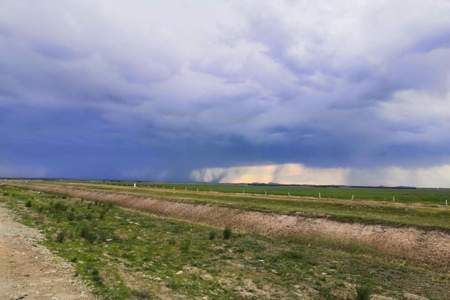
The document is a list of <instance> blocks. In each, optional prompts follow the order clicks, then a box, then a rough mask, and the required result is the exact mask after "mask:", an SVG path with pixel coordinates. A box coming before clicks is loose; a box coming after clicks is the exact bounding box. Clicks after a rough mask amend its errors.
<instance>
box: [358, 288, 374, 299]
mask: <svg viewBox="0 0 450 300" xmlns="http://www.w3.org/2000/svg"><path fill="white" fill-rule="evenodd" d="M371 293H372V291H371V289H370V288H369V287H367V286H360V287H358V288H357V289H356V300H369V299H370V294H371Z"/></svg>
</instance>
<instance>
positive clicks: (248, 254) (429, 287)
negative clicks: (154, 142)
mask: <svg viewBox="0 0 450 300" xmlns="http://www.w3.org/2000/svg"><path fill="white" fill-rule="evenodd" d="M0 194H3V196H0V201H1V202H3V203H4V204H5V205H6V206H7V207H9V208H10V209H12V210H13V211H15V212H16V213H17V215H18V216H19V217H20V219H21V221H22V222H23V223H25V224H27V225H30V226H35V227H37V228H39V229H40V230H42V231H43V232H44V234H45V236H46V240H45V242H44V244H45V245H46V246H47V247H48V248H49V249H51V250H52V251H54V252H55V253H57V255H60V256H62V257H64V258H65V259H66V260H68V261H70V262H72V263H73V264H74V266H75V268H76V271H77V274H78V275H79V276H81V277H82V278H83V279H84V280H85V281H86V282H88V283H89V285H90V286H91V287H92V289H93V290H94V292H95V293H96V294H98V295H100V296H102V297H104V298H106V299H146V298H148V299H153V298H157V297H159V296H164V295H165V296H168V297H175V298H176V297H181V296H183V297H186V298H188V299H192V298H200V297H204V296H207V297H208V298H210V299H242V298H245V297H247V298H252V297H253V298H255V299H256V298H263V297H271V298H278V299H298V298H301V296H300V295H302V293H303V294H308V295H311V296H313V297H314V298H317V299H345V297H344V295H349V294H352V295H354V297H356V296H358V297H364V290H363V289H364V287H373V290H370V292H372V293H378V294H386V295H393V296H398V295H401V294H402V293H403V292H405V291H408V292H411V293H415V294H420V295H424V296H427V297H431V298H434V299H446V298H448V296H449V295H448V289H447V288H448V286H449V284H450V278H449V276H448V274H446V273H445V272H441V271H440V270H433V268H432V267H427V266H426V265H414V264H413V263H412V262H408V261H403V260H398V259H395V258H391V257H388V256H385V255H377V253H372V252H370V251H369V252H366V253H365V252H364V251H362V250H361V249H359V248H358V246H355V250H354V251H351V250H349V249H347V248H346V249H347V250H345V251H344V250H343V248H340V247H338V246H333V245H331V244H329V243H328V242H327V241H322V240H320V239H317V240H314V239H305V240H300V239H297V240H289V239H272V238H268V237H262V236H258V235H252V234H239V233H235V232H231V230H230V231H229V236H228V233H227V236H228V238H226V237H225V235H226V234H225V232H226V231H227V230H226V229H220V228H211V227H208V226H200V225H195V224H188V223H184V222H179V221H175V220H169V219H162V218H156V217H153V216H150V215H148V214H145V213H139V212H133V211H130V210H125V209H121V208H119V207H115V206H111V205H105V204H102V203H95V202H89V201H79V200H75V199H71V198H68V197H61V196H60V195H55V194H48V193H37V192H33V191H28V190H22V189H18V188H6V187H1V188H0ZM28 202H29V203H30V204H31V205H27V203H28ZM61 235H62V237H61ZM222 237H223V238H222ZM358 287H359V288H358ZM361 299H364V298H361Z"/></svg>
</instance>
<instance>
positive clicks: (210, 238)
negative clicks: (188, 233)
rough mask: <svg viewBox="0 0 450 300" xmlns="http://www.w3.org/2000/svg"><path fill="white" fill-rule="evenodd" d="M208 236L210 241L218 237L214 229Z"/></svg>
mask: <svg viewBox="0 0 450 300" xmlns="http://www.w3.org/2000/svg"><path fill="white" fill-rule="evenodd" d="M208 238H209V240H210V241H212V240H214V239H215V238H216V233H215V232H214V231H210V232H209V236H208Z"/></svg>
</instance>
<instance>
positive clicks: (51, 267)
mask: <svg viewBox="0 0 450 300" xmlns="http://www.w3.org/2000/svg"><path fill="white" fill-rule="evenodd" d="M41 239H42V235H41V234H40V233H39V232H38V231H37V230H36V229H33V228H29V227H26V226H24V225H22V224H19V223H17V222H15V221H14V219H13V217H12V213H11V212H10V211H9V210H7V209H6V208H4V207H2V206H1V205H0V298H1V299H5V300H9V299H14V300H19V299H24V300H28V299H29V300H31V299H37V300H40V299H42V300H44V299H45V300H47V299H64V300H71V299H83V300H88V299H95V298H94V297H93V296H92V295H91V294H90V292H89V291H88V289H87V288H86V287H85V286H84V285H83V284H82V283H81V282H80V280H79V279H77V278H75V277H74V276H73V274H74V270H73V268H72V266H71V265H70V264H69V263H67V262H65V261H63V260H62V259H61V258H59V257H56V256H55V255H53V254H52V253H51V252H50V251H49V250H48V249H46V248H45V247H43V246H41V245H39V244H38V242H39V241H40V240H41Z"/></svg>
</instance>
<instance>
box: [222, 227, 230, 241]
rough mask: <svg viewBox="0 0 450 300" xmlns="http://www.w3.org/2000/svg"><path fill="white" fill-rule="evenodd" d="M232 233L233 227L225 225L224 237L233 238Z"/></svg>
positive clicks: (225, 238)
mask: <svg viewBox="0 0 450 300" xmlns="http://www.w3.org/2000/svg"><path fill="white" fill-rule="evenodd" d="M231 235H232V232H231V228H229V227H225V229H224V230H223V239H224V240H229V239H230V238H231Z"/></svg>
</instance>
